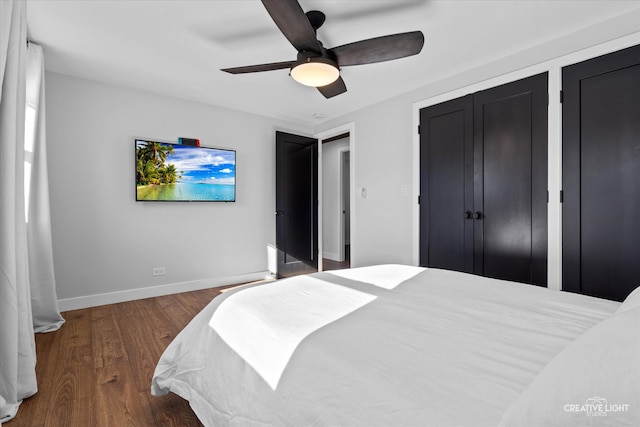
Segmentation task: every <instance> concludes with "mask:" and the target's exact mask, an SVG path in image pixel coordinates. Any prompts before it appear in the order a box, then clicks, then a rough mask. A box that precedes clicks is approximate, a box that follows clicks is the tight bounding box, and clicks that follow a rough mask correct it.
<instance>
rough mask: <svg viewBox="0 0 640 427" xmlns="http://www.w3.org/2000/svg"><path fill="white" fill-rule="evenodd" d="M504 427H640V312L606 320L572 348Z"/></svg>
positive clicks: (542, 376) (522, 398) (540, 376)
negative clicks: (589, 412) (593, 411)
mask: <svg viewBox="0 0 640 427" xmlns="http://www.w3.org/2000/svg"><path fill="white" fill-rule="evenodd" d="M590 409H592V410H595V411H596V412H595V413H591V414H588V413H587V412H588V410H590ZM602 409H603V411H601V412H597V411H598V410H602ZM500 426H501V427H529V426H530V427H534V426H535V427H543V426H544V427H553V426H557V427H571V426H575V427H583V426H598V427H600V426H634V427H638V426H640V308H636V309H629V310H623V311H622V312H621V313H617V314H615V315H613V316H612V317H610V318H608V319H606V320H603V321H602V322H600V323H598V324H596V325H594V326H593V327H592V328H591V329H589V330H587V331H586V332H585V333H584V334H583V335H581V336H580V337H578V338H577V339H576V340H575V341H573V342H572V343H571V344H569V345H568V346H567V347H566V348H565V349H564V350H562V351H561V352H560V353H559V354H558V355H557V356H556V357H555V358H554V359H552V360H551V362H549V364H548V365H547V366H546V367H545V368H544V369H543V370H542V371H541V372H540V373H539V374H538V376H537V377H536V378H535V380H534V381H533V382H532V383H531V384H530V385H529V387H528V388H527V389H525V391H524V392H523V393H522V395H521V396H520V397H519V398H518V399H517V400H516V401H515V402H514V403H513V404H512V405H511V407H510V408H509V409H508V410H507V412H506V413H505V414H504V416H503V418H502V420H501V422H500Z"/></svg>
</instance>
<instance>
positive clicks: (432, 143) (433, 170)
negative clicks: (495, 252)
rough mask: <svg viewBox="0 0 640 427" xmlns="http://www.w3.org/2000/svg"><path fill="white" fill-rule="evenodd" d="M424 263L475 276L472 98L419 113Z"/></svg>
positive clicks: (421, 222)
mask: <svg viewBox="0 0 640 427" xmlns="http://www.w3.org/2000/svg"><path fill="white" fill-rule="evenodd" d="M420 199H421V201H420V203H421V207H420V265H422V266H427V267H435V268H444V269H447V270H456V271H465V272H468V273H472V272H473V222H472V221H473V219H472V211H473V97H472V96H471V95H468V96H464V97H462V98H458V99H454V100H452V101H447V102H444V103H442V104H438V105H434V106H432V107H429V108H423V109H422V110H420Z"/></svg>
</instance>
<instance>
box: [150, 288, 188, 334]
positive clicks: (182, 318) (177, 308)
mask: <svg viewBox="0 0 640 427" xmlns="http://www.w3.org/2000/svg"><path fill="white" fill-rule="evenodd" d="M156 301H157V302H158V305H159V306H160V307H161V308H162V310H163V311H164V312H165V313H167V315H168V316H169V318H170V319H171V322H172V323H173V324H174V325H175V326H176V327H177V328H178V329H180V330H182V329H183V328H184V327H185V326H186V325H187V323H189V322H190V321H191V319H193V315H192V314H191V312H190V311H189V310H187V309H186V308H185V306H184V305H182V303H181V302H180V301H179V299H178V298H176V297H175V295H165V296H162V297H158V298H157V299H156Z"/></svg>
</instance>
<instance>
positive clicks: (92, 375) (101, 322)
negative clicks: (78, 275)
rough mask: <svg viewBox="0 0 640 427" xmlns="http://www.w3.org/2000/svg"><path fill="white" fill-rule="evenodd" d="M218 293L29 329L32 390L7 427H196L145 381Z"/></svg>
mask: <svg viewBox="0 0 640 427" xmlns="http://www.w3.org/2000/svg"><path fill="white" fill-rule="evenodd" d="M219 294H220V289H218V288H213V289H205V290H201V291H195V292H190V293H186V294H177V295H173V296H167V297H158V298H150V299H146V300H138V301H129V302H125V303H119V304H111V305H105V306H100V307H92V308H86V309H82V310H73V311H68V312H65V313H62V315H63V317H64V318H65V319H66V323H65V324H64V325H63V326H62V328H61V329H60V330H58V331H55V332H50V333H47V334H36V351H37V357H38V363H37V365H36V373H37V377H38V389H39V391H38V393H36V394H35V395H34V396H32V397H30V398H28V399H26V400H25V401H24V402H23V403H22V405H21V407H20V409H19V411H18V414H17V416H16V418H14V419H13V420H12V421H9V422H8V423H7V424H6V425H7V427H23V426H28V427H41V426H42V427H58V426H60V427H66V426H73V427H75V426H105V427H111V426H125V425H132V426H133V425H135V426H167V427H174V426H201V425H202V424H201V423H200V422H199V421H198V419H197V417H196V416H195V414H194V413H193V411H192V410H191V407H190V406H189V404H188V402H187V401H185V400H183V399H182V398H180V397H179V396H177V395H175V394H172V393H170V394H169V395H167V396H161V397H154V396H151V393H150V387H151V378H152V376H153V371H154V370H155V365H156V363H157V362H158V359H159V358H160V356H161V354H162V352H163V351H164V349H165V348H166V346H167V345H168V344H169V343H170V342H171V341H172V340H173V338H174V337H175V336H176V335H177V333H178V332H179V331H180V330H182V328H183V327H184V326H185V325H186V323H188V322H189V321H190V320H191V319H192V318H193V316H195V315H196V314H197V313H198V312H199V311H200V310H201V309H202V308H204V307H205V306H206V305H207V304H208V303H209V302H210V301H211V299H213V298H214V297H215V296H217V295H219ZM3 426H4V424H3Z"/></svg>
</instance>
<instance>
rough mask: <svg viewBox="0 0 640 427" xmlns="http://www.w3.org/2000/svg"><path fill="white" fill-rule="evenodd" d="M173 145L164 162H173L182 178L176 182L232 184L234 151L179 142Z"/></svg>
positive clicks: (233, 177)
mask: <svg viewBox="0 0 640 427" xmlns="http://www.w3.org/2000/svg"><path fill="white" fill-rule="evenodd" d="M163 145H171V146H173V152H172V153H171V154H169V155H168V156H167V160H166V164H173V165H174V166H175V167H176V169H177V170H178V171H180V174H181V175H182V179H181V180H179V181H178V182H185V183H198V184H221V185H234V184H235V180H236V153H235V151H231V150H221V149H216V148H207V147H193V146H188V145H180V144H164V143H163Z"/></svg>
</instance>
